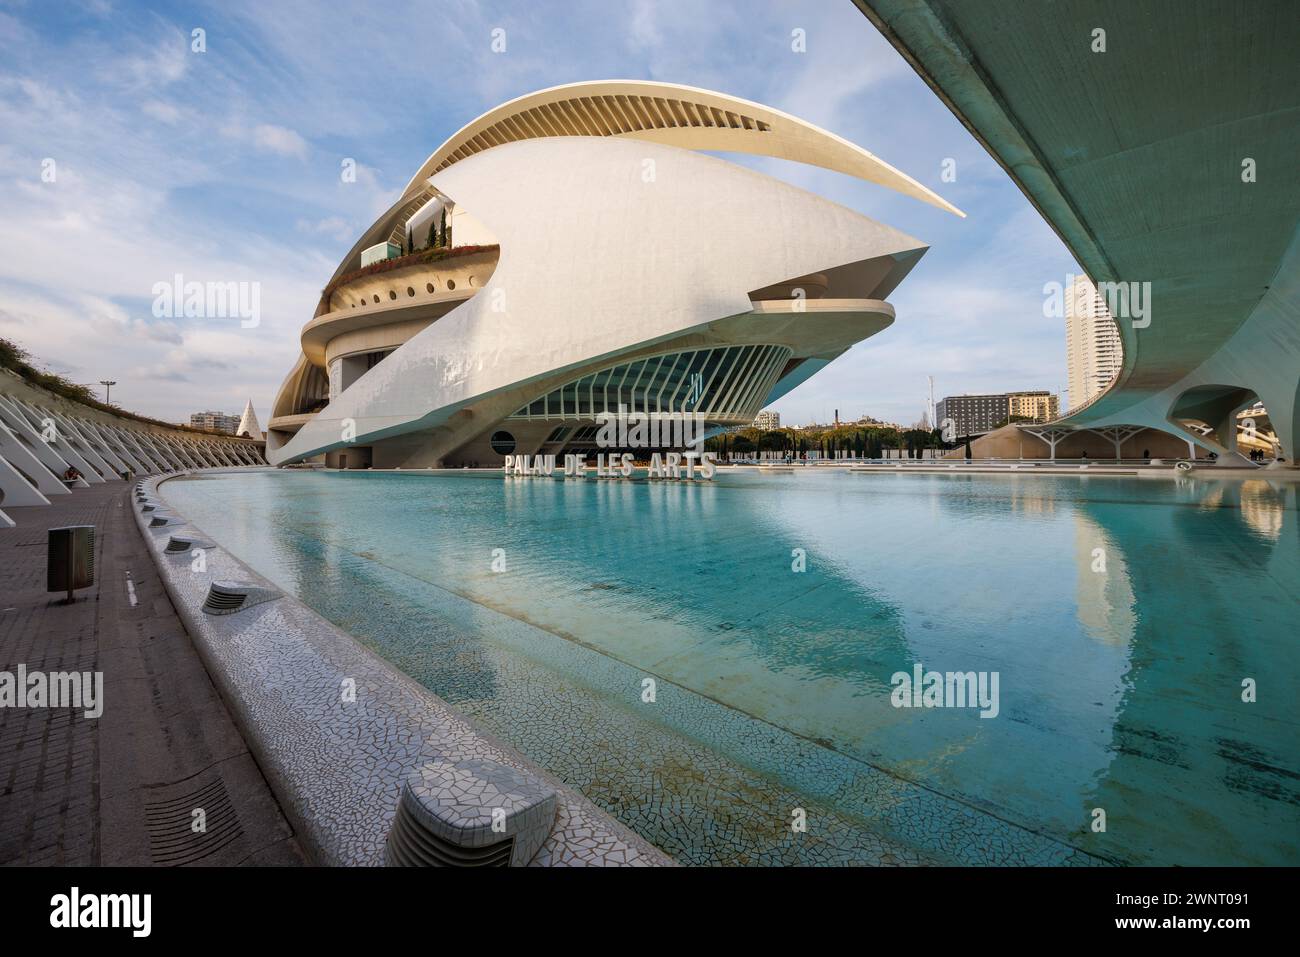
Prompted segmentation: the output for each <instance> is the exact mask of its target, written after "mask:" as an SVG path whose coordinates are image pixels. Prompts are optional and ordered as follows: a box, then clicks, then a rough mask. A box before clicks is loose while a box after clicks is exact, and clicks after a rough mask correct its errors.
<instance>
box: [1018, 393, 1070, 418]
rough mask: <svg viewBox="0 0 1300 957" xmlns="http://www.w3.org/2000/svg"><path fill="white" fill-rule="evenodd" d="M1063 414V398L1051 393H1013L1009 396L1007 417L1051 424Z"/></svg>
mask: <svg viewBox="0 0 1300 957" xmlns="http://www.w3.org/2000/svg"><path fill="white" fill-rule="evenodd" d="M1060 414H1061V397H1060V396H1059V395H1053V394H1052V393H1050V392H1046V391H1042V392H1011V393H1008V394H1007V415H1008V416H1021V417H1023V418H1026V419H1031V420H1033V421H1034V422H1050V421H1051V420H1052V419H1055V418H1058V417H1059V416H1060Z"/></svg>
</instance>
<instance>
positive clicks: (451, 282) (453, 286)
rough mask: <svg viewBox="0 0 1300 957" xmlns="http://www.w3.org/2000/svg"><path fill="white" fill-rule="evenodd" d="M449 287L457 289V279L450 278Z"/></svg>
mask: <svg viewBox="0 0 1300 957" xmlns="http://www.w3.org/2000/svg"><path fill="white" fill-rule="evenodd" d="M447 288H448V289H455V288H456V280H454V279H448V280H447Z"/></svg>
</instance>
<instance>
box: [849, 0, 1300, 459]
mask: <svg viewBox="0 0 1300 957" xmlns="http://www.w3.org/2000/svg"><path fill="white" fill-rule="evenodd" d="M855 3H856V4H857V5H858V7H859V8H860V9H861V10H862V12H863V13H864V14H865V15H866V16H867V17H868V19H870V20H871V21H872V22H873V23H874V24H875V25H876V26H877V27H878V28H879V29H880V30H881V32H882V33H883V34H884V35H885V36H886V38H887V39H889V40H890V42H891V43H893V44H894V46H895V47H896V48H897V49H898V50H899V51H900V52H901V53H902V54H903V55H904V57H905V58H906V59H907V60H908V61H909V62H910V63H911V64H912V66H913V67H914V68H915V69H916V70H917V72H918V73H919V74H920V75H921V77H922V78H923V79H924V80H925V81H926V82H927V83H928V84H929V85H930V86H931V88H932V89H933V90H934V91H935V92H936V94H937V95H938V96H939V97H940V98H941V99H942V100H943V101H944V102H945V103H946V104H947V105H948V106H949V108H950V109H952V111H953V112H954V113H955V114H956V116H957V117H958V118H959V119H960V120H961V121H962V123H964V124H965V125H966V127H967V128H968V129H969V130H970V131H971V133H972V134H973V135H974V136H975V137H976V138H977V139H978V140H979V141H980V142H981V143H982V144H983V145H984V146H985V148H986V149H988V151H989V152H990V153H991V154H992V155H993V157H994V158H995V159H996V160H997V161H998V162H999V163H1000V164H1001V165H1002V166H1003V168H1004V169H1005V170H1006V171H1007V173H1008V175H1010V176H1011V178H1012V179H1013V180H1014V181H1015V182H1016V183H1017V185H1018V186H1019V187H1020V188H1021V190H1023V191H1024V193H1025V195H1026V196H1027V197H1028V198H1029V199H1030V201H1031V202H1033V204H1034V205H1035V207H1037V209H1038V210H1039V211H1040V212H1041V213H1042V214H1043V216H1044V217H1045V218H1046V219H1047V221H1048V222H1049V223H1050V224H1051V225H1052V227H1053V228H1054V229H1055V230H1056V232H1057V233H1058V234H1059V235H1060V237H1061V238H1062V240H1063V241H1064V242H1065V244H1066V245H1067V246H1068V247H1069V248H1070V250H1071V251H1072V252H1073V253H1074V255H1075V257H1076V258H1077V259H1078V260H1079V262H1080V264H1081V265H1082V266H1083V269H1084V271H1086V272H1087V273H1088V274H1089V275H1090V276H1091V277H1092V279H1093V280H1094V281H1095V282H1097V283H1106V282H1119V283H1150V284H1151V285H1150V287H1149V289H1150V314H1149V317H1142V318H1140V319H1139V320H1137V321H1134V319H1133V318H1132V317H1129V318H1125V317H1122V316H1121V317H1119V318H1118V320H1117V324H1118V326H1119V328H1120V333H1121V336H1122V338H1123V345H1124V362H1123V368H1122V371H1121V372H1120V374H1119V376H1118V377H1117V379H1116V380H1115V382H1114V384H1113V385H1112V386H1111V388H1110V389H1109V390H1108V391H1107V392H1105V393H1103V394H1102V395H1101V396H1099V397H1098V398H1097V399H1095V400H1094V401H1093V402H1092V403H1091V404H1089V405H1088V406H1086V407H1084V408H1082V409H1076V410H1074V411H1072V412H1071V413H1070V414H1069V415H1068V416H1067V417H1066V418H1065V419H1064V420H1063V424H1066V425H1075V426H1079V427H1092V426H1100V425H1106V424H1117V423H1126V424H1134V425H1149V426H1153V427H1159V428H1165V429H1167V430H1169V431H1174V432H1176V433H1178V434H1181V435H1184V437H1187V438H1191V439H1193V440H1194V441H1196V442H1197V443H1198V444H1202V445H1205V446H1207V447H1210V448H1213V449H1215V450H1218V451H1229V450H1231V448H1232V445H1233V442H1234V441H1235V440H1234V439H1233V438H1232V436H1230V435H1228V434H1227V433H1228V432H1230V431H1231V430H1224V429H1222V428H1221V426H1222V425H1223V423H1218V422H1210V423H1206V424H1208V425H1210V426H1211V427H1213V428H1215V429H1216V431H1218V432H1219V434H1220V436H1221V437H1223V436H1226V437H1227V439H1228V440H1227V441H1222V442H1215V441H1213V440H1210V439H1206V438H1205V437H1203V436H1200V435H1199V434H1196V433H1192V432H1189V431H1187V430H1186V429H1185V428H1183V427H1182V425H1181V424H1180V423H1179V422H1178V421H1176V419H1177V416H1176V415H1175V413H1176V412H1177V411H1178V407H1179V401H1180V399H1181V397H1182V396H1183V394H1184V393H1186V392H1188V391H1189V390H1193V389H1196V390H1201V392H1202V393H1203V392H1204V390H1205V389H1207V388H1218V389H1220V390H1221V391H1222V394H1223V396H1224V398H1225V400H1226V399H1227V398H1228V397H1229V396H1230V395H1232V394H1233V393H1234V392H1239V391H1240V390H1247V391H1248V392H1250V393H1253V394H1254V395H1256V396H1258V398H1259V399H1260V400H1262V401H1263V402H1264V404H1265V405H1266V406H1267V407H1268V410H1269V413H1270V417H1271V418H1272V420H1273V424H1274V426H1275V428H1276V430H1277V434H1278V438H1279V441H1280V442H1281V444H1282V447H1283V449H1284V451H1285V453H1286V455H1287V457H1289V458H1291V459H1292V460H1294V459H1295V457H1296V455H1297V452H1298V451H1300V450H1298V449H1297V445H1298V444H1300V407H1298V405H1300V392H1298V389H1300V279H1298V278H1297V277H1298V276H1300V249H1298V244H1297V238H1296V237H1297V228H1296V227H1297V221H1298V220H1300V179H1298V178H1297V176H1296V173H1297V163H1296V157H1297V156H1300V57H1297V55H1296V51H1297V49H1300V6H1297V5H1296V4H1295V3H1293V2H1289V0H1249V2H1247V0H1238V2H1232V0H1144V2H1142V3H1133V2H1130V0H1098V2H1094V3H1089V4H1067V3H1045V2H1042V0H1000V2H998V3H996V4H994V3H962V2H954V0H855ZM1099 30H1100V31H1104V34H1098V33H1097V32H1096V31H1099ZM1102 43H1104V52H1103V51H1102V49H1101V44H1102ZM1043 279H1044V281H1045V282H1046V281H1050V280H1053V279H1055V280H1056V281H1057V282H1063V281H1064V279H1065V277H1043ZM1148 318H1149V324H1145V325H1144V323H1146V322H1147V319H1148ZM1221 404H1222V403H1221ZM1225 414H1227V413H1225Z"/></svg>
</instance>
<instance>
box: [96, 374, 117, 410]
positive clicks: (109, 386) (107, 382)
mask: <svg viewBox="0 0 1300 957" xmlns="http://www.w3.org/2000/svg"><path fill="white" fill-rule="evenodd" d="M99 384H100V385H102V386H103V387H104V405H108V404H109V401H108V397H109V395H110V394H112V391H113V386H115V385H117V382H116V381H115V380H113V379H100V380H99Z"/></svg>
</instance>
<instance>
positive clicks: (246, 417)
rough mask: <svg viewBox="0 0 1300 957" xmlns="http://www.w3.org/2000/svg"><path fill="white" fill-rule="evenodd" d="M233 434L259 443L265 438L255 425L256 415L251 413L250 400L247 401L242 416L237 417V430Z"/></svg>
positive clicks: (251, 403)
mask: <svg viewBox="0 0 1300 957" xmlns="http://www.w3.org/2000/svg"><path fill="white" fill-rule="evenodd" d="M235 434H236V435H246V436H248V437H249V438H250V439H257V440H258V441H259V442H260V441H262V440H263V439H265V438H266V436H264V435H263V434H262V427H261V426H260V425H258V424H257V413H256V412H254V411H253V400H252V399H249V400H248V405H246V406H244V414H243V415H242V416H240V417H239V428H237V429H235Z"/></svg>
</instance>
